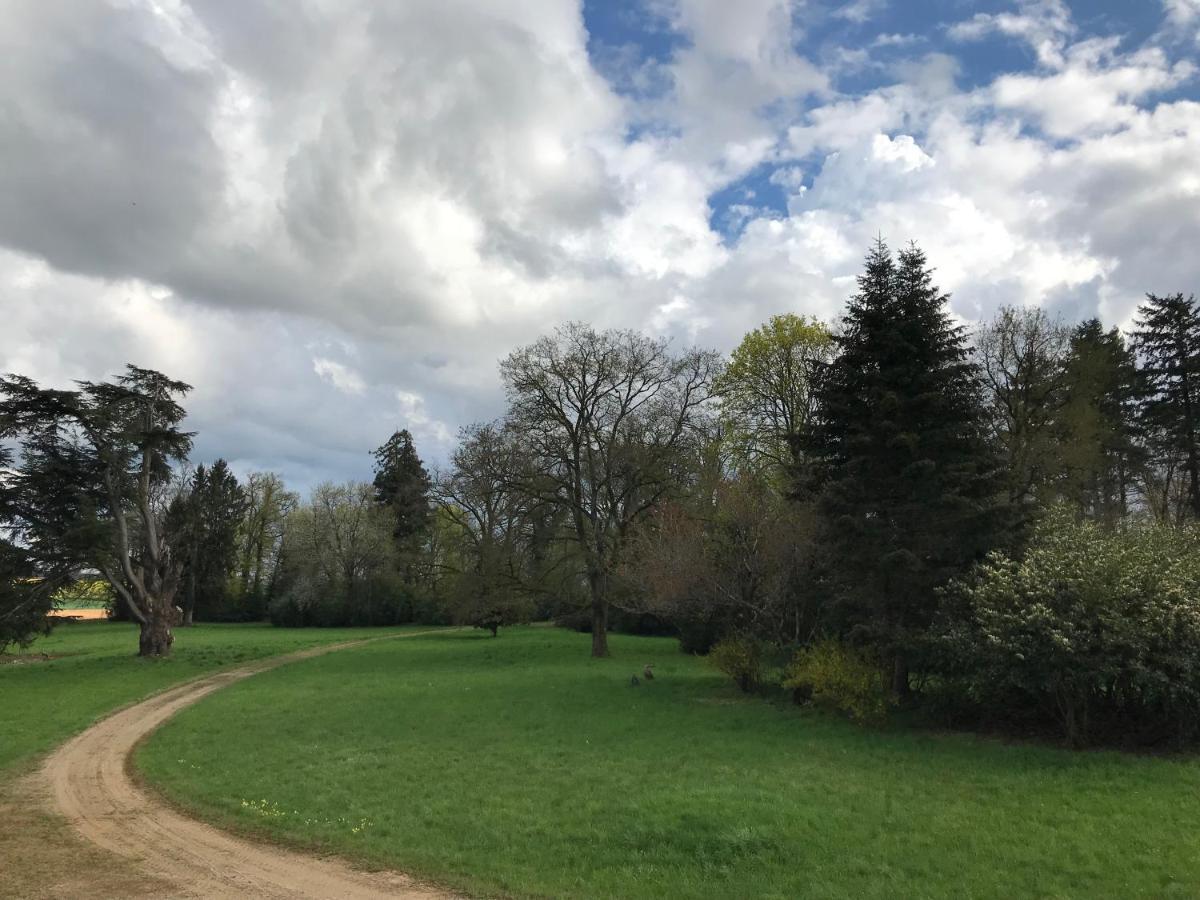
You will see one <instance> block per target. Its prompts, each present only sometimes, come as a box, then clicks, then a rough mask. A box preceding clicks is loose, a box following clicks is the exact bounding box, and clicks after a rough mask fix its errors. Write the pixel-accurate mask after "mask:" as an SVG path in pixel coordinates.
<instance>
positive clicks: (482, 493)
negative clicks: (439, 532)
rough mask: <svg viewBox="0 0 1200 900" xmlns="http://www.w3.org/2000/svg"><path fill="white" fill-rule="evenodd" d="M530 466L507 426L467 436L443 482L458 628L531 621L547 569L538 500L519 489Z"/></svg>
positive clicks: (480, 428)
mask: <svg viewBox="0 0 1200 900" xmlns="http://www.w3.org/2000/svg"><path fill="white" fill-rule="evenodd" d="M526 469H527V461H526V459H525V455H524V454H523V452H522V449H521V446H520V438H519V436H518V435H516V434H514V433H513V432H512V431H511V430H510V429H506V428H504V427H503V426H502V425H499V426H498V425H495V424H484V425H472V426H470V427H468V428H465V429H463V431H462V433H461V435H460V443H459V447H458V449H457V450H456V451H455V453H454V457H453V459H452V460H451V469H450V472H449V473H448V474H447V475H446V476H445V477H443V478H441V479H439V480H438V483H437V491H436V492H437V497H438V503H439V509H440V512H441V514H442V516H443V517H444V519H445V520H446V521H448V522H449V523H451V525H452V526H453V531H454V534H455V536H456V537H457V539H458V540H457V542H456V543H457V551H458V552H457V553H456V554H454V557H455V558H456V559H457V560H458V561H459V564H458V565H452V566H449V567H448V568H449V570H450V571H449V574H450V576H451V578H452V580H453V586H452V588H451V591H450V596H449V604H450V607H451V611H452V613H453V615H454V618H455V620H456V621H458V622H460V623H462V624H466V625H474V626H476V627H478V628H488V629H490V630H491V632H492V634H493V636H494V635H495V634H496V632H497V629H499V628H500V627H501V626H502V625H510V624H513V623H515V622H520V621H524V620H528V618H529V616H530V612H531V607H532V602H531V599H530V597H531V594H532V593H533V592H534V591H536V590H537V589H538V587H539V586H540V585H539V582H540V580H541V577H540V576H541V575H542V574H543V573H542V571H541V566H540V565H539V564H538V563H539V560H538V559H537V557H536V554H535V553H534V552H532V551H533V541H534V526H535V520H534V518H533V517H531V515H530V504H531V500H530V498H529V496H528V495H527V494H526V493H525V492H524V491H522V490H521V489H520V484H521V478H522V475H523V474H525V470H526Z"/></svg>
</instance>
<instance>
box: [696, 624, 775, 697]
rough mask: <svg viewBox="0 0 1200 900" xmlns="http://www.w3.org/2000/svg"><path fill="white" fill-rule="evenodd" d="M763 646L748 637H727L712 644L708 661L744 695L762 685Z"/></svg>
mask: <svg viewBox="0 0 1200 900" xmlns="http://www.w3.org/2000/svg"><path fill="white" fill-rule="evenodd" d="M763 649H764V648H763V645H762V642H761V641H756V640H754V639H753V638H749V637H727V638H725V639H723V640H720V641H717V643H715V644H713V648H712V650H710V651H709V653H708V660H709V662H711V663H712V664H713V665H714V666H716V668H717V669H719V670H720V671H722V672H724V673H725V674H726V675H728V676H729V677H730V678H732V679H733V680H734V681H735V682H736V683H737V686H738V687H739V688H741V689H742V690H743V691H745V692H746V693H749V692H750V691H753V690H754V689H755V688H757V687H758V686H759V684H761V683H762V675H763Z"/></svg>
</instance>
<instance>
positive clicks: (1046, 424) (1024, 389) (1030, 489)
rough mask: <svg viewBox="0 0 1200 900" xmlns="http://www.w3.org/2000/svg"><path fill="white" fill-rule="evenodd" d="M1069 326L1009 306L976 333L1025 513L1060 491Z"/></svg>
mask: <svg viewBox="0 0 1200 900" xmlns="http://www.w3.org/2000/svg"><path fill="white" fill-rule="evenodd" d="M1069 345H1070V329H1068V328H1067V327H1066V326H1065V325H1064V324H1063V323H1062V322H1060V321H1058V320H1054V319H1051V318H1050V317H1049V316H1047V315H1046V313H1045V312H1044V311H1042V310H1041V309H1038V308H1036V307H1016V306H1006V307H1002V308H1001V309H1000V310H999V311H998V312H997V313H996V316H995V318H994V319H993V320H992V321H991V322H989V323H988V324H986V325H984V326H983V327H982V328H980V330H979V333H978V335H977V336H976V358H977V359H978V361H979V368H980V371H981V373H982V375H983V382H984V387H985V390H984V401H985V405H984V408H985V410H986V412H987V414H988V416H987V419H988V423H989V425H990V429H991V434H992V437H993V439H994V440H995V442H996V444H997V446H998V447H999V448H1000V453H1001V456H1002V458H1003V461H1004V470H1005V481H1006V483H1007V488H1008V499H1009V502H1010V503H1011V504H1012V505H1013V507H1014V509H1015V510H1020V511H1021V512H1022V514H1023V515H1024V516H1026V517H1029V516H1031V515H1032V514H1033V513H1034V511H1036V510H1037V509H1040V508H1042V507H1044V506H1045V504H1047V503H1048V502H1050V501H1051V500H1052V499H1053V497H1054V494H1055V492H1056V490H1057V479H1058V476H1059V473H1060V471H1061V469H1062V466H1061V463H1060V455H1059V451H1060V445H1061V437H1062V435H1061V422H1060V419H1061V411H1062V407H1063V405H1064V404H1065V403H1066V389H1065V388H1066V359H1067V352H1068V347H1069Z"/></svg>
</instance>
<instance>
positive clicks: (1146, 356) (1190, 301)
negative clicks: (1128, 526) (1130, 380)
mask: <svg viewBox="0 0 1200 900" xmlns="http://www.w3.org/2000/svg"><path fill="white" fill-rule="evenodd" d="M1137 325H1138V327H1137V330H1136V331H1135V332H1134V344H1135V347H1136V349H1137V352H1138V356H1139V358H1140V360H1141V364H1142V378H1143V387H1144V392H1143V396H1142V402H1141V409H1140V417H1141V420H1142V424H1143V426H1144V427H1145V429H1146V432H1147V435H1148V436H1149V439H1150V441H1151V443H1152V444H1153V446H1154V449H1155V451H1156V453H1157V455H1158V456H1159V458H1160V461H1162V462H1165V463H1166V464H1167V465H1168V466H1169V467H1170V469H1174V467H1175V465H1176V461H1178V463H1179V464H1181V465H1182V468H1183V470H1184V472H1185V476H1184V481H1185V490H1186V495H1187V506H1188V508H1189V509H1190V512H1191V515H1192V516H1193V517H1196V518H1200V307H1198V306H1197V304H1196V298H1195V297H1188V298H1186V299H1184V296H1183V294H1174V295H1171V296H1167V297H1158V296H1155V295H1154V294H1147V295H1146V302H1145V303H1143V304H1142V305H1141V307H1140V308H1139V310H1138V320H1137Z"/></svg>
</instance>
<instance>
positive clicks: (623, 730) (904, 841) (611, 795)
mask: <svg viewBox="0 0 1200 900" xmlns="http://www.w3.org/2000/svg"><path fill="white" fill-rule="evenodd" d="M235 633H237V632H236V630H231V635H232V634H235ZM248 633H249V634H251V635H255V634H261V632H254V631H250V632H248ZM588 640H589V639H588V637H587V636H581V635H578V634H574V633H570V632H563V631H554V630H550V629H544V628H527V629H519V630H513V631H505V632H502V634H501V636H500V637H499V638H498V639H492V638H490V637H488V636H484V635H482V634H478V633H473V634H471V633H445V634H439V635H433V636H422V637H415V638H412V639H408V640H405V641H399V642H382V643H377V644H371V645H365V646H362V647H358V648H353V649H349V650H344V651H340V652H338V653H334V654H330V655H328V656H324V657H321V658H318V659H312V660H307V661H304V662H300V663H295V664H292V665H289V666H285V667H283V668H279V669H275V670H273V671H270V672H267V673H264V674H261V675H258V676H255V677H254V678H251V679H248V680H246V681H244V682H241V683H239V684H237V685H235V686H233V687H230V688H228V689H226V690H224V691H222V692H220V693H217V694H215V695H213V696H211V697H209V698H207V699H205V700H204V701H202V702H201V703H200V704H198V705H197V706H195V707H192V708H190V709H188V710H185V711H184V712H183V713H182V714H180V715H179V716H178V717H177V718H175V719H173V720H172V721H170V722H169V723H168V724H167V725H166V726H165V727H164V728H163V729H162V730H161V731H160V732H158V733H157V734H156V735H155V736H154V737H152V738H151V739H150V740H149V741H148V742H147V743H146V744H145V745H143V747H142V749H141V751H140V753H139V755H138V758H137V764H138V767H139V769H140V770H141V771H142V773H143V775H144V777H145V778H147V779H148V780H149V781H150V782H151V783H152V784H154V785H156V786H157V787H158V788H159V789H160V790H161V791H163V792H164V793H165V794H166V795H167V796H168V797H169V798H171V799H172V800H173V801H174V802H175V803H176V804H178V805H180V806H182V807H184V808H186V809H190V810H193V811H194V812H195V813H197V814H199V815H201V816H203V817H206V818H209V819H212V820H214V821H216V822H218V823H220V824H223V825H225V826H227V827H230V828H233V829H236V830H241V831H245V832H250V833H254V834H259V835H263V836H267V837H270V838H272V839H276V840H279V841H282V842H286V843H289V844H292V845H297V846H302V847H311V848H313V849H316V850H322V851H324V850H331V851H335V852H337V853H340V854H342V855H345V856H347V857H349V858H351V859H355V860H359V861H361V862H364V863H366V864H369V865H377V866H384V867H394V868H399V869H403V870H406V871H409V872H412V873H413V874H417V875H420V876H424V877H427V878H430V879H432V880H434V881H437V882H439V883H442V884H445V885H448V886H451V887H454V888H457V889H460V890H463V891H466V892H469V893H473V894H477V895H483V896H516V897H566V896H570V897H630V898H638V897H646V898H650V897H665V896H670V897H779V898H783V897H800V896H815V897H894V896H922V897H968V896H970V897H1011V896H1056V897H1060V896H1061V897H1129V896H1156V897H1158V896H1181V897H1182V896H1196V895H1197V894H1198V893H1200V845H1198V844H1197V841H1196V840H1195V832H1196V828H1197V826H1196V822H1197V821H1200V764H1198V763H1197V762H1194V761H1191V760H1183V759H1161V758H1159V759H1156V758H1148V757H1136V756H1128V755H1121V754H1116V753H1083V754H1074V753H1070V752H1067V751H1063V750H1056V749H1053V748H1047V747H1033V746H1021V745H1008V744H1003V743H1000V742H995V741H991V740H985V739H979V738H972V737H969V736H964V735H934V734H928V733H916V732H911V731H900V730H886V729H885V730H869V729H861V728H858V727H855V726H852V725H850V724H848V723H845V722H842V721H839V720H835V719H832V718H829V717H827V716H824V715H821V714H818V713H814V712H808V711H804V710H799V709H796V708H794V707H790V706H783V705H773V704H771V703H767V702H764V701H762V700H760V699H745V698H743V697H741V696H739V695H738V694H737V693H736V691H734V690H733V689H732V688H730V687H729V686H728V685H726V684H725V683H724V682H723V680H722V679H721V678H720V677H719V676H717V675H716V674H714V673H713V672H712V671H710V670H709V669H708V668H707V667H706V666H705V664H704V663H703V662H702V661H700V660H697V659H693V658H689V657H684V656H682V655H680V654H679V653H678V652H677V651H676V650H675V646H674V643H673V642H671V641H668V640H661V639H650V638H632V637H623V636H615V637H614V638H613V650H614V658H613V659H610V660H605V661H592V660H590V659H589V658H588V656H587V648H588ZM646 662H654V663H656V664H657V667H658V668H657V672H658V674H659V677H658V678H657V679H656V680H655V681H654V682H653V683H651V684H643V685H642V686H640V687H636V688H635V687H632V686H631V685H630V683H629V676H630V674H631V673H632V672H634V671H635V670H636V671H640V669H641V666H642V665H643V664H644V663H646ZM44 705H45V704H44V702H43V703H42V704H38V705H37V706H35V707H34V708H35V709H40V708H42V707H43V706H44Z"/></svg>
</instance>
